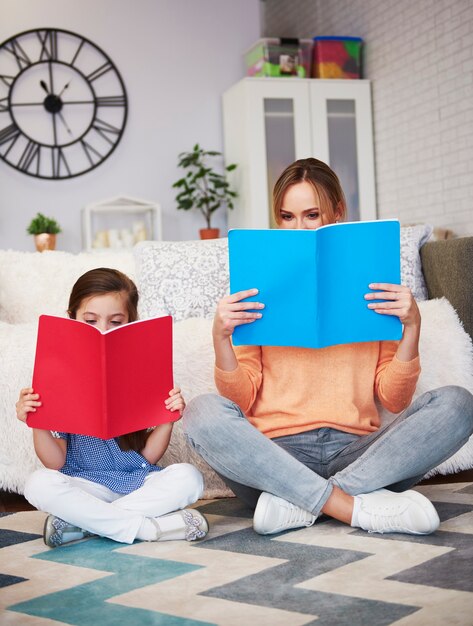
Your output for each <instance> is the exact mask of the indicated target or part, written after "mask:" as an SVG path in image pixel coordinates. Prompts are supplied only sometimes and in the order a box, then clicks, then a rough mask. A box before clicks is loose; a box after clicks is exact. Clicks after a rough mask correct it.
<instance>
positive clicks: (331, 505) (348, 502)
mask: <svg viewBox="0 0 473 626" xmlns="http://www.w3.org/2000/svg"><path fill="white" fill-rule="evenodd" d="M353 503H354V498H353V496H349V495H348V494H347V493H345V492H344V491H342V490H341V489H340V487H334V488H333V491H332V493H331V494H330V496H329V498H328V500H327V502H326V503H325V504H324V506H323V507H322V513H325V515H329V516H330V517H333V518H335V519H338V521H340V522H344V523H345V524H351V519H352V515H353Z"/></svg>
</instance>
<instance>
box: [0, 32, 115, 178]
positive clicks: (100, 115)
mask: <svg viewBox="0 0 473 626" xmlns="http://www.w3.org/2000/svg"><path fill="white" fill-rule="evenodd" d="M126 118H127V95H126V91H125V85H124V83H123V80H122V78H121V76H120V74H119V72H118V70H117V68H116V67H115V65H114V64H113V62H112V61H111V60H110V58H109V57H108V56H107V55H106V54H105V52H103V51H102V50H101V49H100V48H99V47H98V46H96V45H95V44H93V43H92V42H91V41H89V40H88V39H86V38H85V37H82V36H81V35H77V34H75V33H72V32H70V31H67V30H59V29H53V28H38V29H34V30H28V31H25V32H22V33H19V34H18V35H15V36H14V37H11V38H10V39H8V40H7V41H4V42H3V43H2V44H0V159H2V160H3V161H5V163H8V164H9V165H11V166H12V167H14V168H15V169H17V170H19V171H20V172H23V173H24V174H28V175H30V176H35V177H37V178H46V179H64V178H72V177H74V176H79V175H80V174H84V173H85V172H88V171H90V170H92V169H94V168H95V167H97V165H100V163H103V161H104V160H105V159H106V158H107V157H109V156H110V154H111V153H112V152H113V151H114V150H115V148H116V147H117V145H118V142H119V141H120V139H121V137H122V135H123V131H124V128H125V124H126Z"/></svg>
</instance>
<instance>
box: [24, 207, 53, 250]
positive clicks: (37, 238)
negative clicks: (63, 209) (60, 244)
mask: <svg viewBox="0 0 473 626" xmlns="http://www.w3.org/2000/svg"><path fill="white" fill-rule="evenodd" d="M26 230H27V232H28V233H29V234H30V235H34V242H35V245H36V250H38V252H43V251H44V250H55V248H56V235H57V234H58V233H60V232H61V227H60V226H59V224H58V223H57V222H56V220H54V219H52V218H50V217H46V216H45V215H43V214H42V213H37V215H36V217H34V218H33V219H32V220H31V222H30V225H29V226H28V228H27V229H26Z"/></svg>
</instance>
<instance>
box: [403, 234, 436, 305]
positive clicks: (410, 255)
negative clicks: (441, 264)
mask: <svg viewBox="0 0 473 626" xmlns="http://www.w3.org/2000/svg"><path fill="white" fill-rule="evenodd" d="M432 231H433V227H432V226H431V225H430V224H417V225H415V226H402V227H401V282H402V284H403V285H406V287H409V289H410V290H411V291H412V294H413V296H414V298H415V299H416V300H428V297H429V296H428V293H427V287H426V284H425V280H424V275H423V273H422V263H421V259H420V254H419V250H420V248H421V247H422V246H423V244H424V243H425V242H426V241H427V240H428V239H429V237H430V235H431V234H432Z"/></svg>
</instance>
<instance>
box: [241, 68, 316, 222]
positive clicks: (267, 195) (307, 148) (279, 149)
mask: <svg viewBox="0 0 473 626" xmlns="http://www.w3.org/2000/svg"><path fill="white" fill-rule="evenodd" d="M244 83H245V87H246V88H247V89H248V92H247V93H248V94H249V98H248V100H249V102H250V107H249V110H250V111H251V113H250V116H251V118H252V122H253V125H252V127H251V140H252V146H253V147H252V148H251V150H252V155H251V158H252V160H253V164H254V170H253V172H254V174H256V176H257V177H258V183H257V184H256V182H255V185H254V188H253V189H252V193H251V213H252V219H251V221H252V223H253V227H254V228H268V227H269V226H271V227H274V226H275V224H274V222H273V218H272V192H273V187H274V184H275V182H276V181H277V179H278V178H279V176H280V175H281V173H282V172H283V171H284V169H285V168H286V167H287V166H288V165H290V164H291V163H293V162H294V161H295V160H296V159H301V158H304V157H308V156H310V154H311V125H310V124H311V122H310V109H309V98H308V96H309V90H308V81H305V80H301V79H292V78H287V79H286V78H275V79H271V78H265V79H244ZM259 138H260V139H261V142H260V141H259ZM254 180H255V179H254ZM257 187H260V190H261V192H262V193H264V198H263V197H261V196H259V197H258V192H257ZM263 190H264V191H263ZM257 215H259V217H256V216H257Z"/></svg>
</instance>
